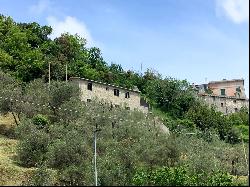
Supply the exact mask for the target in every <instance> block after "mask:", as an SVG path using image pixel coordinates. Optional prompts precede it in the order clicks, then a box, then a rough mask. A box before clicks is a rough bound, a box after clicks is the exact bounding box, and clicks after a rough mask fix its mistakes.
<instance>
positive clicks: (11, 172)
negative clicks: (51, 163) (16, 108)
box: [0, 115, 34, 186]
mask: <svg viewBox="0 0 250 187" xmlns="http://www.w3.org/2000/svg"><path fill="white" fill-rule="evenodd" d="M13 126H14V120H13V118H12V116H11V115H6V116H0V186H5V185H7V186H11V185H14V186H17V185H22V183H23V182H24V181H27V179H28V177H29V175H30V174H31V172H32V170H34V169H32V168H24V167H20V166H18V164H17V163H16V162H15V156H16V145H17V143H18V140H15V139H11V138H9V137H7V136H6V134H7V133H8V132H9V133H10V134H12V132H13Z"/></svg>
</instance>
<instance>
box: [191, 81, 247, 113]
mask: <svg viewBox="0 0 250 187" xmlns="http://www.w3.org/2000/svg"><path fill="white" fill-rule="evenodd" d="M193 87H194V89H195V90H196V91H197V94H198V96H199V97H201V98H202V99H204V101H205V102H206V103H208V104H209V105H210V106H211V105H214V106H216V108H217V110H219V111H221V112H223V113H224V114H230V113H234V112H237V111H239V110H240V108H241V107H246V108H248V109H249V100H248V99H247V98H246V95H245V88H244V80H243V79H233V80H225V79H223V80H221V81H211V82H209V83H208V84H201V85H195V86H194V85H193ZM210 92H211V93H210Z"/></svg>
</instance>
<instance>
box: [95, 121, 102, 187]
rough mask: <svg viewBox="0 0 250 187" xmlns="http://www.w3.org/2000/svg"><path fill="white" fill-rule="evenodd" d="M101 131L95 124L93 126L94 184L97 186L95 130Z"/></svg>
mask: <svg viewBox="0 0 250 187" xmlns="http://www.w3.org/2000/svg"><path fill="white" fill-rule="evenodd" d="M98 131H101V129H97V124H96V126H95V130H94V150H95V151H94V152H95V153H94V169H95V186H97V185H98V184H97V166H96V135H97V132H98Z"/></svg>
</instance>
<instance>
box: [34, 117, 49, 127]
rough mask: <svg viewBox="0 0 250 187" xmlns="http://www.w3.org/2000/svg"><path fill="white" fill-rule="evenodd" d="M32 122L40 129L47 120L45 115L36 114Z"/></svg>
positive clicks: (46, 123) (47, 122)
mask: <svg viewBox="0 0 250 187" xmlns="http://www.w3.org/2000/svg"><path fill="white" fill-rule="evenodd" d="M33 123H34V125H36V126H37V128H39V129H42V128H44V127H45V126H46V125H48V124H49V120H48V118H47V117H46V116H44V115H41V114H37V115H36V116H34V117H33Z"/></svg>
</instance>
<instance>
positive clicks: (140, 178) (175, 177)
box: [133, 166, 233, 186]
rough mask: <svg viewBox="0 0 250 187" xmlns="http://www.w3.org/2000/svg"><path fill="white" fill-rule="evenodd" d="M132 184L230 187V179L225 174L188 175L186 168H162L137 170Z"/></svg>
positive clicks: (219, 172) (231, 182)
mask: <svg viewBox="0 0 250 187" xmlns="http://www.w3.org/2000/svg"><path fill="white" fill-rule="evenodd" d="M133 184H134V185H137V186H141V185H146V186H148V185H150V186H151V185H157V186H199V185H200V186H203V185H205V186H231V185H232V184H233V181H232V177H231V176H229V175H228V174H227V173H226V172H222V171H217V172H212V173H210V174H209V173H204V172H203V173H199V174H198V173H194V174H192V173H190V172H188V169H187V167H186V166H178V167H162V168H157V169H155V170H151V171H150V170H138V171H137V173H136V174H135V176H134V177H133Z"/></svg>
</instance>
